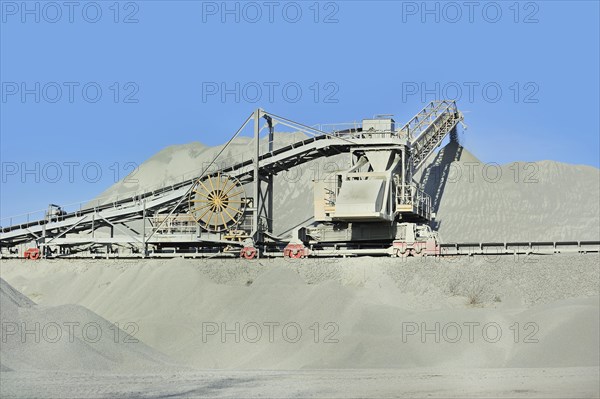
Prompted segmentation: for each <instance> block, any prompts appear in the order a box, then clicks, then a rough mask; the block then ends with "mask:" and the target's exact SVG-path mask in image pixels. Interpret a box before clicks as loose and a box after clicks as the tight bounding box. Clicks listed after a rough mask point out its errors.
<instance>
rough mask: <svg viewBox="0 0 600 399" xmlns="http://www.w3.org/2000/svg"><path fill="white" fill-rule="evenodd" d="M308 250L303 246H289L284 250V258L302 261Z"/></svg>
mask: <svg viewBox="0 0 600 399" xmlns="http://www.w3.org/2000/svg"><path fill="white" fill-rule="evenodd" d="M305 252H306V248H305V247H304V245H302V244H288V245H287V246H286V247H285V249H284V250H283V257H284V258H292V259H300V258H302V257H303V256H304V255H305Z"/></svg>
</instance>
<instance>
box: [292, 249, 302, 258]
mask: <svg viewBox="0 0 600 399" xmlns="http://www.w3.org/2000/svg"><path fill="white" fill-rule="evenodd" d="M302 252H303V251H302V250H301V249H296V250H293V251H290V258H294V259H299V258H301V257H302Z"/></svg>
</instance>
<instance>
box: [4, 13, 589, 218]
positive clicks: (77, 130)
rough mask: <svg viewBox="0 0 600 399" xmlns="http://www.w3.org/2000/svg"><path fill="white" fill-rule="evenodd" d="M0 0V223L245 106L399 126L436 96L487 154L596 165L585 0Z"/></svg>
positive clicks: (206, 139)
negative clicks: (390, 118) (448, 103)
mask: <svg viewBox="0 0 600 399" xmlns="http://www.w3.org/2000/svg"><path fill="white" fill-rule="evenodd" d="M0 3H1V4H0V5H1V12H2V14H1V18H2V19H1V32H0V33H1V38H0V45H1V54H0V55H1V61H0V67H1V70H0V74H1V76H0V80H1V82H2V93H1V94H2V98H1V99H0V101H1V102H0V106H1V114H0V117H1V121H0V128H1V143H0V144H1V145H0V157H1V162H2V182H1V193H0V201H1V203H0V212H1V215H2V217H6V216H9V215H13V214H19V213H23V212H27V211H30V210H37V209H43V208H45V207H46V206H47V204H48V203H50V202H53V203H59V204H65V203H74V202H77V201H80V200H86V199H89V198H93V197H94V196H96V195H97V194H99V193H100V192H102V191H103V190H104V189H106V188H107V187H108V186H110V185H111V184H112V183H113V182H114V181H115V179H117V178H118V177H123V176H124V175H125V174H126V173H127V172H128V171H129V170H130V169H129V168H130V167H131V165H135V164H140V163H142V162H143V161H144V160H145V159H147V158H149V157H150V156H152V155H153V154H155V153H156V152H158V151H160V150H161V149H162V148H164V147H166V146H169V145H172V144H183V143H189V142H192V141H199V142H202V143H205V144H210V145H215V144H220V143H223V142H225V141H226V140H227V139H228V138H229V137H230V135H231V134H232V133H233V132H234V131H235V130H236V129H237V127H238V126H239V125H240V124H241V122H242V121H243V120H244V119H245V118H246V116H247V115H248V114H249V113H250V112H251V111H252V110H253V109H254V108H256V107H259V106H260V107H261V108H264V109H266V110H268V111H271V112H273V113H275V114H278V115H282V116H286V117H289V118H291V119H294V120H296V121H299V122H302V123H305V124H309V125H312V124H316V123H326V122H345V121H354V120H360V119H362V118H364V117H371V116H373V115H374V114H383V113H391V114H394V115H395V119H396V120H397V121H398V123H400V124H401V123H403V122H405V121H406V120H408V119H409V118H410V117H411V116H412V115H413V114H415V113H416V112H417V111H418V110H419V109H420V108H421V107H422V106H423V105H424V104H425V103H426V102H428V101H430V100H433V99H435V98H440V97H444V96H446V97H451V98H457V100H458V104H459V107H460V109H461V110H463V111H464V112H465V117H466V123H467V125H468V126H469V129H468V130H467V132H466V133H464V134H463V135H462V139H463V142H464V144H465V146H466V147H467V148H468V149H469V150H470V151H471V152H473V153H474V154H475V155H476V156H478V157H479V158H480V159H481V160H482V161H484V162H498V163H508V162H512V161H536V160H546V159H550V160H556V161H561V162H568V163H574V164H586V165H592V166H595V167H598V166H599V163H600V161H599V152H600V145H599V131H600V126H599V114H598V109H600V104H599V69H600V66H599V48H600V45H599V37H600V32H599V7H598V2H597V1H589V2H573V1H569V2H567V1H564V2H562V1H542V2H518V3H517V2H513V1H509V2H472V3H469V2H449V3H448V2H427V3H423V2H420V1H419V2H366V1H348V2H346V1H344V2H319V3H316V2H314V1H307V2H296V3H294V2H291V3H290V2H277V1H275V2H250V3H241V2H227V3H223V2H220V1H219V2H201V1H170V2H166V1H138V2H127V1H122V2H118V3H117V2H115V1H98V2H74V3H72V4H73V5H72V6H70V7H71V8H70V7H67V6H65V5H64V3H63V2H36V1H28V2H21V1H18V2H12V1H1V2H0ZM468 4H470V5H468ZM222 89H225V90H226V92H225V95H223V90H222ZM259 89H260V90H259ZM298 89H299V90H300V91H301V94H299V93H300V92H299V91H298ZM270 90H272V91H270ZM83 168H86V174H84V171H83ZM59 169H60V176H59V175H57V173H58V170H59ZM27 170H29V172H27ZM97 171H99V172H100V173H101V175H100V176H99V177H96V172H97Z"/></svg>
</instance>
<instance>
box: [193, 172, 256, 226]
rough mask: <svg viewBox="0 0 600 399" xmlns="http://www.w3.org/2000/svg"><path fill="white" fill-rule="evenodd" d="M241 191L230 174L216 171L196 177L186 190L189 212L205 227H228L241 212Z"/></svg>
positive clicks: (243, 200) (238, 221) (242, 190)
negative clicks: (199, 177)
mask: <svg viewBox="0 0 600 399" xmlns="http://www.w3.org/2000/svg"><path fill="white" fill-rule="evenodd" d="M245 194H246V193H245V191H244V188H243V187H242V185H241V184H240V182H239V181H238V180H237V179H235V178H233V177H231V176H227V175H221V174H218V175H217V176H207V177H205V178H203V179H198V180H197V181H196V183H195V185H194V187H193V188H192V191H191V193H190V213H191V214H192V217H193V218H194V219H195V220H196V222H198V223H199V224H200V226H202V228H204V229H205V230H207V231H212V232H215V233H219V232H223V231H227V230H230V229H231V228H233V227H234V226H235V225H237V224H239V223H240V221H241V219H242V217H243V215H244V210H245V209H246V197H245Z"/></svg>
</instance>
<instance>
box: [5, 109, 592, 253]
mask: <svg viewBox="0 0 600 399" xmlns="http://www.w3.org/2000/svg"><path fill="white" fill-rule="evenodd" d="M462 121H463V115H462V113H461V112H460V111H459V110H458V109H457V107H456V104H455V102H454V101H433V102H431V103H429V104H428V105H427V106H425V107H424V108H423V109H422V110H421V111H420V112H419V113H418V114H417V115H415V116H414V117H413V118H412V119H411V120H409V121H408V122H407V123H406V124H405V125H403V126H402V127H400V128H397V127H396V123H395V121H394V120H393V118H391V117H390V116H387V115H383V116H378V117H375V118H373V119H364V120H363V121H362V123H359V124H356V123H355V124H351V125H350V126H348V125H343V126H333V127H330V128H316V127H309V126H305V125H302V124H300V123H297V122H294V121H291V120H289V119H286V118H283V117H280V116H277V115H274V114H271V113H268V112H266V111H264V110H262V109H257V110H255V111H254V112H253V113H252V114H251V115H250V116H248V118H247V119H246V120H245V122H244V123H243V125H242V126H241V127H240V128H239V129H238V131H237V132H236V133H235V134H234V136H233V137H232V138H231V139H230V140H229V141H228V142H227V144H225V145H224V146H223V147H222V148H221V150H220V151H219V152H218V154H217V155H216V157H215V158H214V159H213V160H212V161H211V162H210V163H209V164H208V165H207V166H206V167H205V168H203V170H201V171H199V172H197V173H195V174H194V175H193V176H190V177H188V178H184V179H182V180H181V181H180V182H178V183H176V184H172V185H169V186H166V187H161V188H158V189H148V190H146V191H143V192H141V193H138V194H136V195H131V196H129V197H127V198H122V199H118V200H117V199H114V200H111V201H108V202H103V203H96V204H89V203H88V204H85V205H82V206H80V207H79V208H78V209H75V210H72V211H67V210H66V208H65V207H62V208H61V207H59V206H57V205H50V207H49V209H48V211H47V212H45V214H44V215H40V216H38V217H35V215H33V214H28V215H25V217H24V218H23V219H24V220H23V219H22V220H16V219H14V220H13V219H10V220H9V223H8V225H7V226H6V227H2V228H1V230H0V257H25V258H28V259H38V258H40V257H42V258H50V257H92V258H95V257H99V258H111V257H171V256H183V257H213V256H241V257H242V258H245V259H254V258H257V257H261V256H284V257H288V258H302V257H308V256H355V255H361V254H365V255H387V256H397V257H407V256H426V255H431V256H438V255H447V254H477V253H486V252H485V251H486V249H487V248H489V247H490V246H491V247H493V248H494V249H495V251H496V250H497V253H517V252H523V253H530V252H532V251H534V247H536V244H535V243H533V244H532V243H512V244H511V243H503V244H498V243H489V244H441V243H440V242H439V239H438V237H437V234H436V232H435V231H434V230H433V229H432V228H431V227H430V222H431V221H432V219H433V218H434V214H433V212H432V202H431V198H430V197H429V196H428V195H427V194H426V193H425V192H424V190H423V188H422V187H421V186H420V185H419V184H418V183H417V182H416V179H415V178H414V176H415V174H416V173H418V172H420V171H422V170H423V168H424V166H425V165H426V163H427V160H428V159H429V158H430V156H431V155H432V154H433V152H434V151H435V149H436V148H437V147H439V146H440V145H441V143H442V141H443V140H444V139H445V138H446V137H448V136H450V137H451V139H453V140H456V139H457V127H458V125H459V123H461V122H462ZM247 126H251V127H252V136H253V141H252V145H251V146H250V147H249V148H251V154H250V155H249V156H248V157H243V156H239V157H233V159H231V160H230V162H221V161H222V160H221V158H220V157H221V155H222V154H223V153H224V151H225V150H226V149H227V148H228V146H229V145H230V144H231V143H232V142H233V140H234V139H235V138H236V137H238V136H239V135H240V133H241V132H242V131H243V130H244V129H246V127H247ZM275 126H281V127H287V128H291V129H293V131H294V132H301V133H303V134H304V136H303V139H302V140H300V141H297V142H293V143H289V144H286V145H282V146H279V147H276V146H275V142H274V141H275V140H274V138H275ZM264 131H266V133H265V134H263V132H264ZM261 134H263V137H261ZM340 154H342V155H343V156H347V157H348V160H349V162H348V163H349V168H347V169H345V170H339V171H336V172H335V173H334V174H332V175H331V176H329V177H328V178H325V179H317V180H315V182H314V218H313V219H312V220H310V221H307V222H306V223H304V224H302V225H300V226H297V227H296V228H294V229H293V230H292V231H291V233H290V234H288V235H286V236H282V237H280V236H276V235H275V234H274V232H273V220H274V219H273V218H274V215H273V201H274V197H273V192H274V176H276V175H278V174H279V173H282V172H285V171H288V170H290V169H293V168H296V167H298V166H300V165H303V164H305V163H307V162H309V161H312V160H315V159H318V158H322V157H331V156H337V155H340ZM291 205H293V204H291ZM5 220H6V219H4V220H3V223H2V224H5V223H4V221H5ZM598 244H599V243H595V242H594V243H577V246H576V247H575V250H576V251H578V252H586V251H597V250H598V246H599V245H598ZM543 245H544V248H545V249H546V250H548V251H549V252H551V253H552V252H558V250H557V244H556V243H550V244H548V243H544V244H543ZM549 245H551V246H549ZM572 247H573V246H572V245H571V246H570V248H572Z"/></svg>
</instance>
